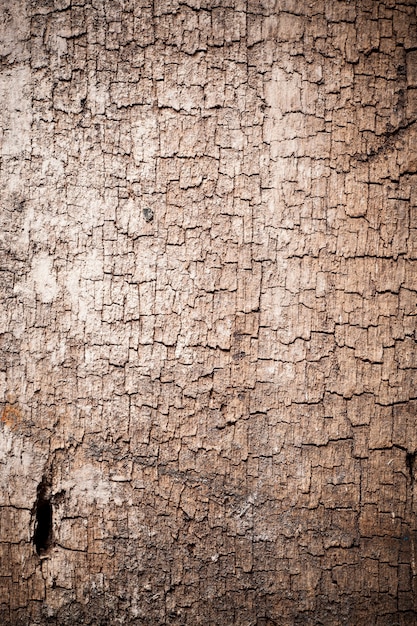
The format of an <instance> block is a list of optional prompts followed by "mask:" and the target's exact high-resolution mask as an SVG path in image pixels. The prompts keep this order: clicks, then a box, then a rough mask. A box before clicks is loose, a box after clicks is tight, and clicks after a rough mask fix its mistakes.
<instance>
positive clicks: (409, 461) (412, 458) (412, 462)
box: [405, 452, 417, 483]
mask: <svg viewBox="0 0 417 626" xmlns="http://www.w3.org/2000/svg"><path fill="white" fill-rule="evenodd" d="M416 457H417V452H407V455H406V457H405V464H406V465H407V469H408V473H409V474H410V480H411V483H414V476H415V467H416Z"/></svg>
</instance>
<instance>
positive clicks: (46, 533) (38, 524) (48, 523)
mask: <svg viewBox="0 0 417 626" xmlns="http://www.w3.org/2000/svg"><path fill="white" fill-rule="evenodd" d="M50 490H51V485H50V482H49V480H48V479H47V478H46V477H45V476H43V478H42V480H41V482H40V483H39V485H38V489H37V496H36V502H35V507H34V514H35V532H34V535H33V543H34V546H35V548H36V552H37V553H38V554H39V556H44V555H45V554H47V552H48V551H49V549H50V548H51V546H52V520H53V511H52V503H51V497H50Z"/></svg>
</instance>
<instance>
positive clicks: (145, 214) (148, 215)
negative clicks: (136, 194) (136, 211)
mask: <svg viewBox="0 0 417 626" xmlns="http://www.w3.org/2000/svg"><path fill="white" fill-rule="evenodd" d="M143 217H144V218H145V222H152V220H153V211H152V209H150V208H149V207H146V208H144V209H143Z"/></svg>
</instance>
